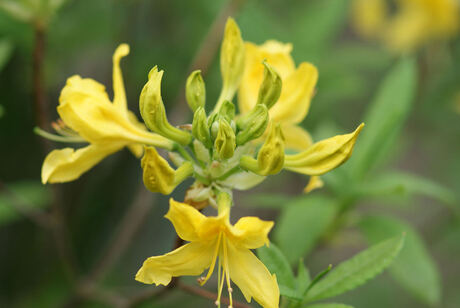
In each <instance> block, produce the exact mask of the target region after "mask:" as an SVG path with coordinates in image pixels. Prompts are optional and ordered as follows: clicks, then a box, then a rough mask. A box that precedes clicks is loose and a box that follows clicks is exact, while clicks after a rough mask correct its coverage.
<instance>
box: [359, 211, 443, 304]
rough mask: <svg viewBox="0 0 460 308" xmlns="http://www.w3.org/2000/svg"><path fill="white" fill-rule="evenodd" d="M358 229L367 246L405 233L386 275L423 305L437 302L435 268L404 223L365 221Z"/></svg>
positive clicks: (381, 219) (384, 219)
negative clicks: (398, 251) (398, 252)
mask: <svg viewBox="0 0 460 308" xmlns="http://www.w3.org/2000/svg"><path fill="white" fill-rule="evenodd" d="M360 227H361V229H362V231H363V232H364V234H365V235H366V237H367V238H368V239H369V241H370V242H371V243H375V242H378V241H380V240H382V239H384V238H387V237H390V236H393V235H395V234H400V233H401V232H406V243H405V245H404V248H403V249H402V251H401V253H400V255H399V257H398V258H397V259H396V260H395V262H394V263H393V265H392V266H391V267H390V269H389V270H390V273H391V274H392V276H393V277H394V278H395V279H396V281H398V282H399V283H400V284H401V285H402V286H403V287H405V288H406V289H407V290H408V291H410V292H412V293H413V294H414V295H415V296H416V297H417V298H419V299H420V300H422V301H423V302H425V303H428V304H431V305H435V304H437V303H439V301H440V299H441V284H440V278H439V273H438V270H437V268H436V264H435V262H434V260H433V259H432V257H431V256H430V254H429V253H428V251H427V249H426V247H425V245H424V243H423V240H422V239H421V238H420V236H419V235H418V234H417V232H416V231H415V230H414V229H413V228H412V227H411V226H410V225H408V224H407V223H405V222H403V221H400V220H398V219H395V218H390V217H376V216H375V217H374V216H372V217H366V218H365V219H363V220H362V221H361V223H360Z"/></svg>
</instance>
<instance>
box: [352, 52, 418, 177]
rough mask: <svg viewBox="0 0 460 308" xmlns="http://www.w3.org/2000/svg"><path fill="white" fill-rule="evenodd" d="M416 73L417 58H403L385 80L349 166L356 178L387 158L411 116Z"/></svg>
mask: <svg viewBox="0 0 460 308" xmlns="http://www.w3.org/2000/svg"><path fill="white" fill-rule="evenodd" d="M416 73H417V72H416V66H415V61H414V59H410V58H409V59H403V60H401V61H400V62H399V63H398V64H397V65H396V66H395V67H394V68H393V69H392V70H391V71H390V73H389V74H388V75H387V77H386V78H385V80H384V81H383V83H382V85H381V87H380V89H379V91H378V93H377V96H376V98H375V100H374V102H373V103H372V105H371V106H370V109H369V110H368V111H367V114H366V116H365V118H364V122H365V123H366V127H365V128H364V129H363V132H362V134H361V135H360V136H359V138H358V141H357V143H356V146H355V150H354V153H353V156H352V158H351V159H350V161H349V162H348V163H347V165H346V168H348V170H350V173H351V175H352V176H353V177H354V178H356V179H361V178H363V177H364V176H365V175H366V174H367V173H368V172H369V170H371V169H372V168H374V167H375V166H376V165H377V164H378V163H379V162H381V160H382V159H383V158H385V157H386V156H387V154H388V151H389V150H390V148H391V145H392V144H393V142H394V141H395V139H396V138H397V136H398V135H399V133H400V131H401V128H402V127H403V124H404V122H405V120H406V119H407V117H408V115H409V111H410V109H411V105H412V102H413V100H414V95H415V89H416V82H417V79H416V78H417V74H416Z"/></svg>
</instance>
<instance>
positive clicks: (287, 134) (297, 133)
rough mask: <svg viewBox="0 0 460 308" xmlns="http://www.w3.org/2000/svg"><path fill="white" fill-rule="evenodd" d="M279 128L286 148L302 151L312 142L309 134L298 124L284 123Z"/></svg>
mask: <svg viewBox="0 0 460 308" xmlns="http://www.w3.org/2000/svg"><path fill="white" fill-rule="evenodd" d="M281 130H282V131H283V135H284V143H285V147H286V149H290V150H295V151H304V150H306V149H307V148H309V147H310V146H311V145H312V144H313V141H312V139H311V136H310V134H309V133H308V132H307V131H306V130H304V129H303V128H302V127H300V126H297V125H289V124H286V125H282V126H281Z"/></svg>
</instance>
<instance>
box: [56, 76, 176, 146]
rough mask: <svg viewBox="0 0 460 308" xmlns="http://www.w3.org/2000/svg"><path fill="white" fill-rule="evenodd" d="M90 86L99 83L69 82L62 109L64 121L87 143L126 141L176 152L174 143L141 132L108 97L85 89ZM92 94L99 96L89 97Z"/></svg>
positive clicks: (74, 79) (61, 99)
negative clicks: (106, 98)
mask: <svg viewBox="0 0 460 308" xmlns="http://www.w3.org/2000/svg"><path fill="white" fill-rule="evenodd" d="M88 84H89V85H92V84H96V83H95V82H94V81H91V80H90V79H81V78H80V77H79V76H74V77H71V78H69V79H68V81H67V85H66V86H65V87H64V89H63V90H62V94H61V97H60V106H59V107H58V113H59V115H60V116H61V118H62V120H63V121H64V122H65V123H66V124H67V125H68V126H69V127H70V128H72V129H73V130H75V131H76V132H78V133H79V134H80V135H81V136H82V137H83V138H84V139H86V140H88V141H89V142H91V143H101V142H107V141H110V142H114V141H116V142H119V141H124V142H126V143H146V144H151V145H156V146H160V147H164V148H169V149H170V148H172V142H171V141H169V140H168V139H166V138H164V137H161V136H159V135H157V134H152V133H149V132H147V131H145V130H143V129H140V128H138V127H137V126H136V125H134V124H133V123H131V121H130V120H129V119H128V118H127V117H125V115H124V113H122V112H120V110H119V109H118V108H117V107H115V106H114V105H113V104H111V103H110V101H108V100H105V99H103V98H104V95H102V94H101V93H95V91H93V90H94V89H91V88H88V87H87V88H85V86H86V85H88ZM99 90H100V89H99ZM85 91H86V92H85ZM88 91H90V92H91V93H90V94H97V95H86V93H87V92H88Z"/></svg>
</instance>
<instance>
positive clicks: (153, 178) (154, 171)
mask: <svg viewBox="0 0 460 308" xmlns="http://www.w3.org/2000/svg"><path fill="white" fill-rule="evenodd" d="M141 167H142V169H143V171H144V173H143V180H144V185H145V187H147V188H148V189H149V190H150V191H151V192H159V193H162V194H164V195H169V194H170V193H171V192H172V191H173V190H174V188H176V186H177V185H179V184H180V183H181V182H182V181H183V180H185V179H186V178H187V177H189V176H190V175H191V174H192V173H193V165H192V163H190V162H185V163H184V164H182V165H181V166H180V167H179V168H178V169H177V170H174V169H173V168H171V166H170V165H169V164H168V162H167V161H166V160H165V159H164V158H163V157H161V156H160V155H158V152H157V151H156V150H155V148H154V147H145V151H144V157H143V158H142V160H141Z"/></svg>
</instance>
